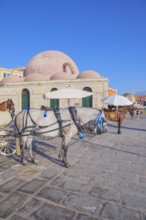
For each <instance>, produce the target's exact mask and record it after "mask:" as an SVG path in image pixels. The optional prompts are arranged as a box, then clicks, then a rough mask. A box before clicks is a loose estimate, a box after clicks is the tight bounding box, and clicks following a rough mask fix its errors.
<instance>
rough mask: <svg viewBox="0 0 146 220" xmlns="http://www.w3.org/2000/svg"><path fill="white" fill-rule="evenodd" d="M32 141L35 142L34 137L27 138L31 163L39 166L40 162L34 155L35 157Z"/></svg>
mask: <svg viewBox="0 0 146 220" xmlns="http://www.w3.org/2000/svg"><path fill="white" fill-rule="evenodd" d="M32 140H33V137H32V136H29V137H28V138H27V142H26V146H27V148H28V150H29V155H30V158H31V161H32V163H34V164H36V165H37V164H39V161H38V160H36V159H35V157H34V155H33V151H32Z"/></svg>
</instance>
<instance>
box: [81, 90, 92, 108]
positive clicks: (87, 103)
mask: <svg viewBox="0 0 146 220" xmlns="http://www.w3.org/2000/svg"><path fill="white" fill-rule="evenodd" d="M83 91H87V92H92V89H91V88H89V87H85V88H84V89H83ZM82 106H83V107H91V108H92V95H91V96H89V97H85V98H82Z"/></svg>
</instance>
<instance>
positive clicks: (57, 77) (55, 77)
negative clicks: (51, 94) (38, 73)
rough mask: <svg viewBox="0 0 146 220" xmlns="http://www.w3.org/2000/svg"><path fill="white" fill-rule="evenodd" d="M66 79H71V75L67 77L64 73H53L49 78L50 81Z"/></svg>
mask: <svg viewBox="0 0 146 220" xmlns="http://www.w3.org/2000/svg"><path fill="white" fill-rule="evenodd" d="M67 79H72V75H69V74H67V73H65V72H59V73H55V74H53V76H51V78H50V80H67Z"/></svg>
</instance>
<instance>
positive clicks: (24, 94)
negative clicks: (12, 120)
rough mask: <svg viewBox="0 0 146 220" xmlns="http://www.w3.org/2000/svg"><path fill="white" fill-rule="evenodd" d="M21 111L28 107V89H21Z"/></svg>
mask: <svg viewBox="0 0 146 220" xmlns="http://www.w3.org/2000/svg"><path fill="white" fill-rule="evenodd" d="M21 101H22V110H24V109H26V108H29V107H30V92H29V90H28V89H23V90H22V94H21Z"/></svg>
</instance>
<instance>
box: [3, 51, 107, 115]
mask: <svg viewBox="0 0 146 220" xmlns="http://www.w3.org/2000/svg"><path fill="white" fill-rule="evenodd" d="M16 69H18V68H15V70H16ZM19 69H20V68H19ZM22 69H24V73H23V77H21V78H20V77H18V76H16V75H13V74H12V75H9V76H7V77H5V78H4V79H2V80H1V81H0V102H2V101H5V100H7V99H8V98H11V99H12V100H13V102H14V104H15V108H16V112H19V111H21V110H24V109H26V108H28V107H30V108H40V107H41V105H44V106H48V107H55V106H58V107H60V108H63V107H68V100H66V99H60V100H58V99H54V100H53V99H46V98H45V94H46V93H48V92H51V91H54V90H58V89H62V88H66V87H71V88H74V89H80V90H84V91H89V92H92V93H93V95H92V96H89V97H86V98H82V99H71V100H70V105H75V106H86V107H92V108H101V107H103V103H102V102H101V100H102V99H103V98H104V97H106V96H107V95H108V79H107V78H104V77H102V76H101V75H100V74H99V73H97V72H95V71H93V70H86V71H84V72H82V73H80V72H79V70H78V68H77V66H76V64H75V63H74V61H73V60H72V59H71V58H70V57H68V56H67V55H66V54H64V53H62V52H59V51H45V52H42V53H40V54H38V55H36V56H34V57H33V58H32V59H31V60H30V61H29V62H28V64H27V65H26V66H25V68H22Z"/></svg>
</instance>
